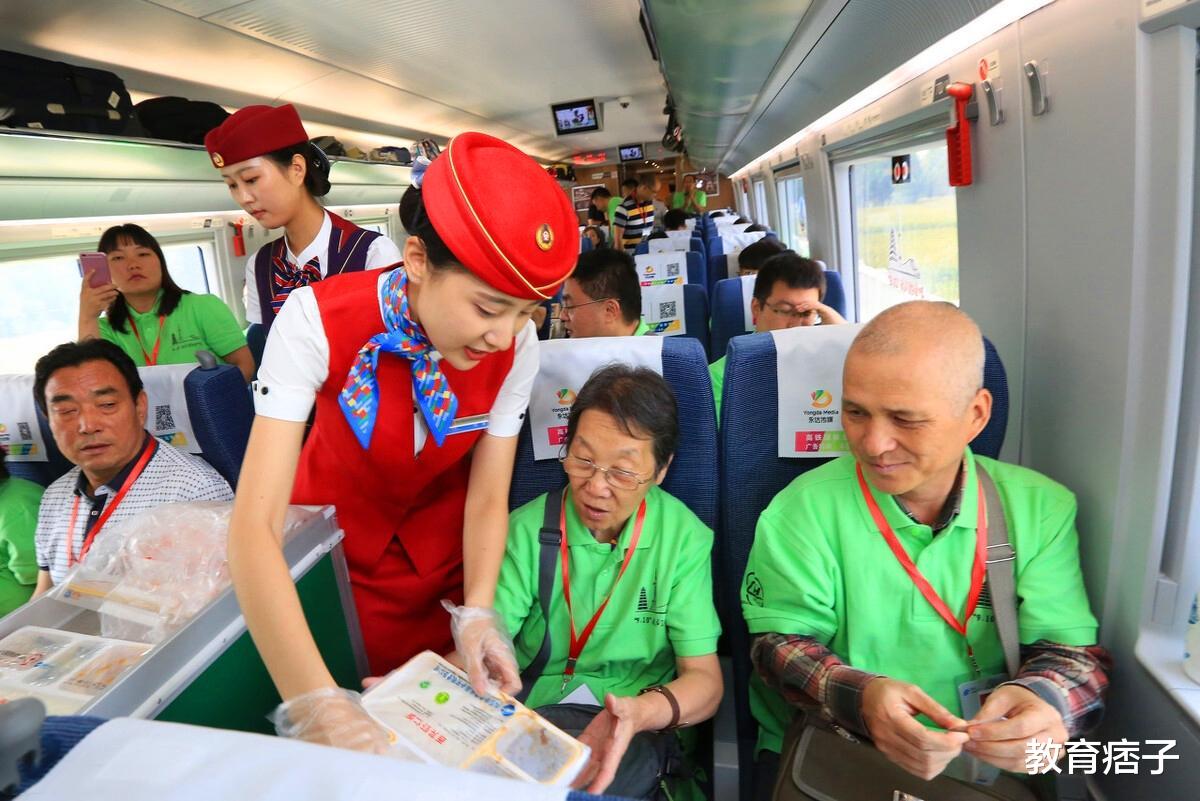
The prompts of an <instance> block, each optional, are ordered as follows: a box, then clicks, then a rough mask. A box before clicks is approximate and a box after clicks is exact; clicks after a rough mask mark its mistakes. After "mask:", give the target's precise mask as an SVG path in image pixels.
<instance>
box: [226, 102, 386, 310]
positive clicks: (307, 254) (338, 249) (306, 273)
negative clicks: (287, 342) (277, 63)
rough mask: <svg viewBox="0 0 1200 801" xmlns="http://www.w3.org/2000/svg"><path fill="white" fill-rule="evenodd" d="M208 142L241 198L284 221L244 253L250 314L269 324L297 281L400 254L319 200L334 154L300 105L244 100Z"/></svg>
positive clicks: (263, 217)
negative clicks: (309, 128)
mask: <svg viewBox="0 0 1200 801" xmlns="http://www.w3.org/2000/svg"><path fill="white" fill-rule="evenodd" d="M204 146H205V147H206V148H208V155H209V157H210V158H212V163H213V166H214V167H216V168H217V169H218V170H220V171H221V177H222V178H224V179H225V185H226V186H228V187H229V194H230V195H232V196H233V199H234V200H235V201H237V204H238V205H239V206H241V207H242V209H244V210H245V212H246V213H247V214H249V215H250V216H251V217H253V218H254V219H255V221H256V222H257V223H258V224H259V225H261V226H262V227H263V228H267V229H274V228H282V229H284V235H283V236H282V237H280V238H278V239H276V240H275V241H273V242H268V243H267V244H265V245H263V246H262V247H260V248H259V249H258V250H257V251H256V252H255V254H254V255H253V256H251V257H250V258H249V259H248V260H247V261H246V321H247V322H250V323H262V324H263V326H264V327H265V328H266V329H267V331H268V332H269V331H270V329H271V325H272V324H273V323H274V322H275V315H277V314H279V310H280V309H281V308H283V302H284V301H285V300H287V297H288V294H289V293H290V292H291V291H292V290H293V289H296V288H297V287H302V286H308V285H309V284H314V283H316V282H317V281H320V280H321V279H322V278H325V277H326V276H330V275H340V274H342V273H351V272H359V271H361V270H364V269H366V270H369V269H371V268H373V267H387V266H389V265H392V264H395V263H396V262H398V261H400V250H399V249H398V248H397V247H396V245H395V243H394V242H392V240H390V239H388V238H387V237H386V236H383V235H381V234H377V233H375V232H374V231H367V230H365V229H363V228H359V227H358V226H357V225H355V224H354V223H352V222H350V221H348V220H344V219H342V218H341V217H339V216H337V215H336V214H334V213H333V212H330V211H326V210H325V209H323V208H322V207H321V204H320V203H318V202H317V198H319V197H323V196H324V195H326V194H328V192H329V188H330V185H329V159H327V158H326V157H325V154H324V153H322V152H321V150H320V148H318V147H317V146H316V145H313V144H310V143H309V141H308V133H307V132H306V131H305V130H304V126H303V125H302V124H301V122H300V116H299V115H298V114H297V113H296V109H295V107H294V106H292V105H290V104H289V105H286V106H278V107H271V106H246V107H245V108H244V109H242V110H240V111H238V112H236V113H235V114H233V115H232V116H231V117H229V119H227V120H225V122H223V123H221V125H220V126H219V127H217V128H214V129H213V130H211V131H209V132H208V135H207V136H205V137H204Z"/></svg>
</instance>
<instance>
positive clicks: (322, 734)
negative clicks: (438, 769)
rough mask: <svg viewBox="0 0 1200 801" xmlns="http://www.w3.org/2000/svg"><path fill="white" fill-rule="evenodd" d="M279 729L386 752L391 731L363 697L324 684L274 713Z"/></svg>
mask: <svg viewBox="0 0 1200 801" xmlns="http://www.w3.org/2000/svg"><path fill="white" fill-rule="evenodd" d="M271 721H272V722H273V723H274V724H275V733H276V734H278V735H279V736H280V737H291V738H295V739H298V740H304V741H305V742H310V743H317V744H319V745H332V746H335V747H337V748H346V749H348V750H350V751H366V752H367V753H371V754H382V753H385V752H386V751H387V750H388V748H389V747H390V745H391V743H390V741H389V737H388V733H387V731H386V730H385V729H384V728H383V726H381V725H380V724H379V722H378V721H376V720H375V719H374V718H373V717H371V716H370V715H369V714H368V713H367V710H366V709H364V708H363V705H362V697H361V696H360V695H359V694H358V693H355V692H350V691H349V690H343V689H341V688H340V687H322V688H321V689H319V690H313V691H312V692H307V693H304V694H303V695H298V696H296V697H295V698H293V699H292V700H290V701H285V702H284V703H282V704H280V705H279V706H278V707H276V708H275V711H274V712H273V713H271Z"/></svg>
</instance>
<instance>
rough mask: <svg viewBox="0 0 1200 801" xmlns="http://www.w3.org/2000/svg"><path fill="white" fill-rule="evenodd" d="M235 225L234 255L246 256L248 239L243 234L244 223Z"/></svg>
mask: <svg viewBox="0 0 1200 801" xmlns="http://www.w3.org/2000/svg"><path fill="white" fill-rule="evenodd" d="M231 224H232V225H233V255H235V256H245V255H246V237H245V236H244V235H243V234H242V223H241V222H235V223H231Z"/></svg>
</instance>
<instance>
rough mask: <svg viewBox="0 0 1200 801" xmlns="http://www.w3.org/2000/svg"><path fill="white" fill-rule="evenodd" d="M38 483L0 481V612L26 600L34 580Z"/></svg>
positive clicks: (20, 479) (35, 578)
mask: <svg viewBox="0 0 1200 801" xmlns="http://www.w3.org/2000/svg"><path fill="white" fill-rule="evenodd" d="M43 491H44V490H43V489H42V487H40V486H38V485H37V484H34V483H33V482H32V481H26V480H25V479H23V478H15V477H9V478H7V479H5V480H4V481H0V615H7V614H8V613H9V612H11V611H13V610H14V609H16V608H17V607H18V606H20V605H21V604H23V603H25V602H26V601H28V600H29V596H30V595H32V594H33V586H34V585H35V584H37V575H38V566H37V552H36V550H35V549H34V545H33V534H34V531H36V530H37V518H38V506H39V505H40V504H41V502H42V492H43Z"/></svg>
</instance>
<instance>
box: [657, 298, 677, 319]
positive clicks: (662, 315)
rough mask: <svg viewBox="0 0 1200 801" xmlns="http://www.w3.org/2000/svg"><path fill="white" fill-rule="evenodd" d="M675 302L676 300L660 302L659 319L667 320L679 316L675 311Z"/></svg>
mask: <svg viewBox="0 0 1200 801" xmlns="http://www.w3.org/2000/svg"><path fill="white" fill-rule="evenodd" d="M675 303H676V301H673V300H667V301H663V302H662V303H660V304H658V319H660V320H667V319H670V318H672V317H675V316H677V315H676V313H675Z"/></svg>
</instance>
